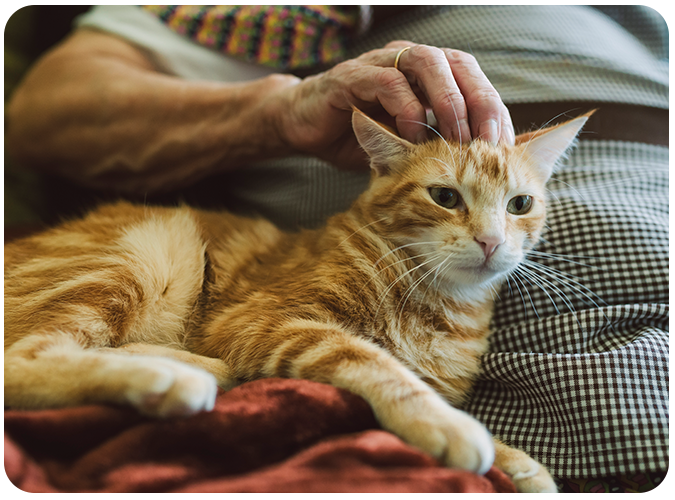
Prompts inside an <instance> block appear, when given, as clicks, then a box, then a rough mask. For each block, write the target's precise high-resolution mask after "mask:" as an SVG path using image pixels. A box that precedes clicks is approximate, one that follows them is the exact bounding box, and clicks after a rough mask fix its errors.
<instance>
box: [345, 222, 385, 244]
mask: <svg viewBox="0 0 675 500" xmlns="http://www.w3.org/2000/svg"><path fill="white" fill-rule="evenodd" d="M385 219H386V217H382V218H381V219H379V220H374V221H373V222H370V223H368V224H366V225H364V226H361V227H360V228H358V229H357V230H356V231H354V232H353V233H352V234H350V235H349V236H347V237H346V238H345V239H344V240H342V241H341V242H340V243H339V244H338V246H341V245H342V244H344V243H345V242H346V241H347V240H349V238H351V237H352V236H354V235H355V234H356V233H358V232H360V231H362V230H364V229H366V228H367V227H370V226H372V225H374V224H377V223H378V222H382V221H383V220H385Z"/></svg>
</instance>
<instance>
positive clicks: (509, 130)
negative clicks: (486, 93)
mask: <svg viewBox="0 0 675 500" xmlns="http://www.w3.org/2000/svg"><path fill="white" fill-rule="evenodd" d="M502 106H503V107H504V109H503V111H502V128H501V134H500V137H499V141H500V142H503V143H504V144H508V145H509V146H513V145H514V144H515V143H516V132H515V130H514V129H513V121H512V120H511V114H510V113H509V110H508V108H507V107H506V106H505V105H503V104H502Z"/></svg>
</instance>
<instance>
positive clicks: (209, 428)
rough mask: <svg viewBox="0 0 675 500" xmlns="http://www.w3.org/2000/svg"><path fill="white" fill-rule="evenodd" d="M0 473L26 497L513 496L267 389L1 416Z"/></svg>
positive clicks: (315, 396) (283, 389) (345, 415)
mask: <svg viewBox="0 0 675 500" xmlns="http://www.w3.org/2000/svg"><path fill="white" fill-rule="evenodd" d="M5 470H6V472H7V476H8V477H9V479H10V481H12V483H14V484H15V485H16V486H17V487H18V488H20V489H22V490H25V491H30V492H85V491H87V492H166V491H182V492H187V491H190V492H494V491H497V492H512V491H514V487H513V484H512V483H511V481H510V480H509V479H508V478H507V477H506V476H505V475H504V474H503V473H502V472H500V471H498V470H497V469H495V468H492V470H490V471H489V472H488V474H487V475H486V476H484V477H481V476H477V475H475V474H471V473H468V472H464V471H459V470H452V469H447V468H445V467H442V466H441V465H439V463H438V462H436V461H435V460H434V459H432V458H430V457H428V456H426V455H424V454H423V453H421V452H419V451H417V450H416V449H414V448H412V447H410V446H408V445H406V444H404V443H403V442H401V441H400V440H399V439H398V438H396V437H395V436H393V435H392V434H389V433H387V432H384V431H382V430H380V429H379V428H378V425H377V423H376V421H375V419H374V418H373V414H372V412H371V410H370V408H369V406H368V405H367V404H366V403H365V402H364V401H363V400H362V399H361V398H359V397H357V396H354V395H352V394H350V393H348V392H346V391H343V390H339V389H336V388H334V387H331V386H327V385H322V384H317V383H313V382H308V381H304V380H281V379H267V380H260V381H257V382H251V383H247V384H244V385H242V386H240V387H238V388H236V389H234V390H232V391H229V392H221V393H219V395H218V400H217V403H216V407H215V409H214V410H213V411H212V412H208V413H201V414H198V415H195V416H193V417H191V418H187V419H182V420H164V421H161V420H152V419H149V418H146V417H142V416H140V415H138V414H137V413H135V412H134V411H133V410H131V409H128V408H117V407H109V406H102V405H101V406H86V407H79V408H70V409H61V410H43V411H13V410H8V411H6V412H5Z"/></svg>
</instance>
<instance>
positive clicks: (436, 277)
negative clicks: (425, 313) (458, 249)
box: [419, 252, 456, 306]
mask: <svg viewBox="0 0 675 500" xmlns="http://www.w3.org/2000/svg"><path fill="white" fill-rule="evenodd" d="M455 255H456V254H455V253H454V252H451V253H449V254H448V256H447V257H446V258H445V259H443V262H441V263H440V264H438V265H437V266H436V268H435V271H434V278H433V279H432V280H431V283H429V284H428V285H427V288H426V290H424V294H423V295H422V298H421V299H420V301H419V302H420V306H421V305H422V304H423V303H424V298H425V297H426V296H427V292H428V291H429V288H431V287H432V286H434V283H435V282H436V280H437V279H438V276H439V275H440V271H441V269H442V268H443V266H445V265H446V263H447V262H448V261H449V260H450V259H451V258H452V257H454V256H455Z"/></svg>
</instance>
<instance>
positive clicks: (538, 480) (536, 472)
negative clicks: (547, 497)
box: [511, 458, 558, 493]
mask: <svg viewBox="0 0 675 500" xmlns="http://www.w3.org/2000/svg"><path fill="white" fill-rule="evenodd" d="M511 480H512V481H513V484H515V485H516V490H518V491H519V492H521V493H557V492H558V487H557V486H556V484H555V481H554V480H553V478H552V477H551V475H550V474H549V473H548V471H547V470H546V468H545V467H544V466H543V465H541V464H540V463H538V462H536V461H535V460H533V459H531V458H530V463H529V464H528V465H527V467H523V468H521V470H519V471H518V472H515V473H514V474H513V475H512V476H511Z"/></svg>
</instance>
